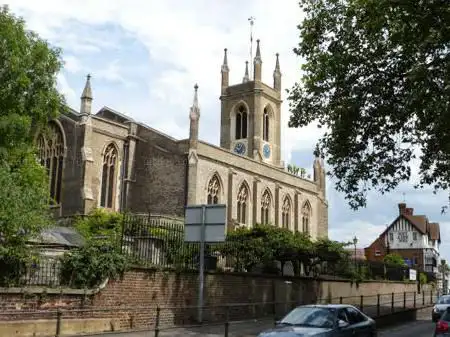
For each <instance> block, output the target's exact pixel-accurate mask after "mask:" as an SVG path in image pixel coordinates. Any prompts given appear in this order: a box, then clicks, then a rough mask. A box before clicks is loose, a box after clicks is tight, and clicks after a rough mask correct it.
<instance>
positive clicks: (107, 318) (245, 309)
mask: <svg viewBox="0 0 450 337" xmlns="http://www.w3.org/2000/svg"><path fill="white" fill-rule="evenodd" d="M197 280H198V276H197V274H194V273H186V272H183V273H175V272H162V271H155V270H148V269H134V270H132V271H129V272H127V273H125V274H124V275H123V277H122V278H121V279H117V280H111V281H108V282H105V283H104V284H103V285H101V286H100V287H99V288H98V289H86V290H79V289H64V288H63V289H61V288H24V289H20V288H0V335H1V333H2V331H4V330H2V328H1V324H5V322H6V321H7V322H9V323H11V324H12V322H11V321H24V320H29V319H33V318H34V319H44V320H56V310H57V309H61V310H62V311H63V316H62V320H63V322H64V321H66V322H67V321H69V320H70V319H74V318H78V319H82V320H95V319H97V320H98V321H99V322H100V321H101V323H99V324H97V323H96V324H97V325H95V327H94V326H93V327H91V328H86V329H88V330H89V329H90V330H92V331H87V332H93V330H95V331H102V330H103V331H104V330H109V331H110V330H122V329H129V328H152V327H153V326H154V324H155V320H156V307H157V306H160V324H161V325H162V326H179V325H183V324H188V323H192V321H193V320H195V317H196V309H195V308H194V307H195V306H196V305H197V294H198V290H197ZM415 291H417V285H416V284H415V283H412V282H409V283H408V282H405V283H402V282H389V281H387V282H380V281H368V282H362V283H359V284H356V283H352V282H350V281H348V280H325V279H318V280H312V279H309V278H301V277H279V276H267V275H264V276H262V275H252V274H238V273H235V274H234V273H233V274H231V273H229V274H226V273H207V274H205V294H204V300H205V306H207V307H209V308H207V309H206V310H205V312H204V320H205V321H218V320H221V319H223V318H224V316H225V315H226V311H227V310H228V315H229V316H230V319H246V318H254V317H258V316H259V317H260V316H263V315H265V314H268V313H270V312H273V310H274V304H273V302H283V303H292V305H293V304H294V303H296V304H299V303H312V302H315V301H316V300H317V299H323V298H328V299H331V298H338V297H344V298H345V297H350V296H353V297H354V298H355V299H359V297H360V296H361V295H364V296H371V295H377V294H389V293H403V292H415ZM242 303H255V305H253V306H249V305H239V304H242ZM225 304H234V305H233V306H232V307H228V308H227V307H226V306H225ZM119 308H121V309H120V310H119ZM287 309H288V308H287ZM31 312H33V313H31ZM2 322H3V323H2ZM23 324H25V323H23ZM92 324H94V323H92ZM83 326H84V327H86V326H88V324H84V325H83ZM17 329H18V328H17V327H16V328H15V330H16V331H17ZM67 329H69V328H67ZM70 329H72V330H76V329H78V328H76V327H72V328H70ZM70 329H69V330H70ZM29 335H30V336H32V334H31V333H30V334H29ZM16 336H19V335H16ZM23 336H26V335H25V334H24V335H23Z"/></svg>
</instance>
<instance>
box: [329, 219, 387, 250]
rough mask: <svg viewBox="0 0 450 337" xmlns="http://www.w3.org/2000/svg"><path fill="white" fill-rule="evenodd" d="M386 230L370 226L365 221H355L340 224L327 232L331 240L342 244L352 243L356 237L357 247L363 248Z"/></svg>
mask: <svg viewBox="0 0 450 337" xmlns="http://www.w3.org/2000/svg"><path fill="white" fill-rule="evenodd" d="M385 229H386V226H384V225H380V224H376V225H375V224H372V223H370V222H368V221H366V220H362V219H355V220H352V221H350V222H347V223H340V224H338V226H336V227H335V228H331V229H330V230H329V233H328V235H329V237H330V239H332V240H338V241H343V242H350V241H353V238H354V237H355V236H356V238H357V239H358V243H357V245H356V246H357V247H359V248H365V247H367V246H369V245H370V244H371V243H372V242H373V241H375V239H376V238H377V237H378V236H379V235H380V234H381V233H382V232H383V231H384V230H385Z"/></svg>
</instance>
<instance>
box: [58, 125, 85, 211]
mask: <svg viewBox="0 0 450 337" xmlns="http://www.w3.org/2000/svg"><path fill="white" fill-rule="evenodd" d="M59 122H60V123H61V126H62V129H63V133H64V137H65V141H66V144H65V145H66V157H65V158H64V170H63V179H62V186H61V203H62V207H61V213H60V214H61V215H62V216H70V215H74V214H77V213H82V212H83V204H82V200H81V186H82V184H83V176H82V175H83V167H82V159H81V152H80V150H81V147H82V146H83V133H84V130H83V129H82V128H80V126H79V125H78V124H77V123H76V122H75V121H73V120H70V119H68V118H66V117H60V118H59Z"/></svg>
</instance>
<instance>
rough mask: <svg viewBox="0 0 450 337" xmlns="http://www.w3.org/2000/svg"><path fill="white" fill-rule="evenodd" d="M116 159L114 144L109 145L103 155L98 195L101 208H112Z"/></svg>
mask: <svg viewBox="0 0 450 337" xmlns="http://www.w3.org/2000/svg"><path fill="white" fill-rule="evenodd" d="M117 158H118V153H117V149H116V147H115V146H114V144H109V145H108V146H107V147H106V150H105V153H104V155H103V167H102V185H101V186H102V189H101V195H100V206H101V207H105V208H113V204H114V196H115V190H116V172H117Z"/></svg>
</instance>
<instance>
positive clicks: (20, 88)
mask: <svg viewBox="0 0 450 337" xmlns="http://www.w3.org/2000/svg"><path fill="white" fill-rule="evenodd" d="M61 65H62V61H61V59H60V52H59V50H58V49H54V48H52V47H50V46H49V45H48V44H47V42H45V41H44V40H42V39H40V38H39V37H38V36H37V35H36V34H35V33H33V32H29V31H26V29H25V23H24V21H23V20H22V19H19V18H17V17H15V16H14V15H13V14H11V13H10V12H9V9H8V7H6V6H2V7H0V83H1V85H0V135H1V137H0V184H1V186H2V188H1V190H0V228H1V230H0V240H1V245H0V260H2V261H1V263H3V264H6V265H9V263H8V262H7V261H11V263H12V264H13V265H14V264H16V263H15V262H12V261H16V262H17V259H18V260H20V261H23V259H24V258H25V257H27V256H29V254H28V253H29V250H27V249H26V246H25V245H26V243H27V241H28V240H29V239H30V238H31V237H35V236H36V235H38V234H39V233H40V232H41V230H42V229H43V228H44V227H45V226H47V225H48V224H49V217H48V210H49V209H48V201H49V193H48V182H47V179H46V176H47V174H46V171H45V169H43V168H42V167H41V166H40V165H39V164H38V163H37V161H36V155H35V147H34V144H33V136H34V133H33V130H37V129H42V128H44V127H45V125H46V123H47V121H48V120H49V119H51V118H54V117H56V116H57V114H58V112H59V111H61V109H62V107H63V106H64V98H63V96H62V95H60V94H59V93H58V91H57V89H56V75H57V73H58V72H59V70H60V68H61ZM16 265H18V264H16ZM2 269H3V268H2ZM2 272H4V270H3V271H2Z"/></svg>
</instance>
